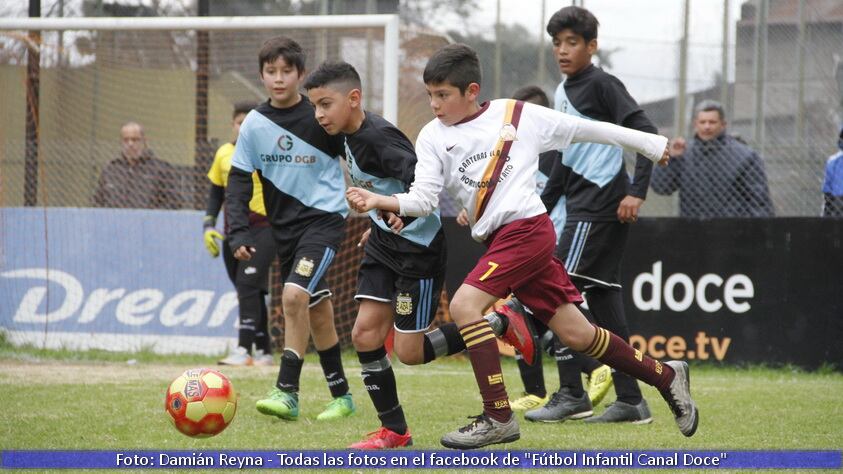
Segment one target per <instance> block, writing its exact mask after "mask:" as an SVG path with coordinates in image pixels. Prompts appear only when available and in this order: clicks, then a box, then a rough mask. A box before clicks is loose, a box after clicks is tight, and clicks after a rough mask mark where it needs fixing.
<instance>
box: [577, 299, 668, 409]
mask: <svg viewBox="0 0 843 474" xmlns="http://www.w3.org/2000/svg"><path fill="white" fill-rule="evenodd" d="M588 301H589V307H590V308H591V310H592V311H593V312H594V314H596V315H597V314H599V315H600V318H599V319H598V321H599V325H600V326H601V327H603V328H605V329H607V330H608V331H610V332H612V333H614V334H615V335H617V336H618V337H620V338H621V339H622V340H624V341H626V342H628V341H629V326H628V325H627V323H626V317H625V315H624V309H623V297H622V294H621V291H620V289H615V288H602V287H595V288H592V289H589V291H588ZM612 379H613V381H614V385H615V393H616V394H617V400H616V401H615V402H614V403H612V404H611V405H609V407H608V408H607V409H606V411H605V412H603V413H602V414H601V415H600V416H595V417H593V418H589V419H588V420H587V421H588V422H589V423H613V422H632V423H635V424H646V423H650V422H652V421H653V417H652V415H651V414H650V408H649V407H648V406H647V401H646V400H644V398H643V397H642V395H641V389H640V388H639V387H638V381H637V380H635V379H634V378H633V377H631V376H629V375H628V374H626V373H624V372H622V371H617V370H616V371H614V372H613V374H612Z"/></svg>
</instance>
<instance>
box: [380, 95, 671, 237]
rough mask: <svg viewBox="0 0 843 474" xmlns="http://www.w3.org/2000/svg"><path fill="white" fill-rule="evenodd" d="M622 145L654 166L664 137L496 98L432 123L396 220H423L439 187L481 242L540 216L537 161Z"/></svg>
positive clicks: (433, 205) (425, 132) (401, 196)
mask: <svg viewBox="0 0 843 474" xmlns="http://www.w3.org/2000/svg"><path fill="white" fill-rule="evenodd" d="M580 141H588V142H598V143H607V144H613V145H619V146H623V147H625V148H629V149H631V150H632V151H635V152H638V153H641V154H642V155H644V156H647V157H648V158H650V159H651V160H653V161H658V160H659V159H660V158H661V156H662V153H663V152H664V150H665V146H666V145H667V139H666V138H664V137H661V136H658V135H652V134H648V133H643V132H638V131H636V130H630V129H625V128H623V127H619V126H616V125H612V124H608V123H603V122H594V121H589V120H585V119H580V118H577V117H573V116H571V115H567V114H563V113H561V112H557V111H555V110H551V109H548V108H545V107H541V106H538V105H534V104H530V103H524V102H521V101H516V100H508V99H499V100H493V101H491V102H487V103H484V104H483V106H482V107H481V108H480V110H479V111H478V112H477V113H476V114H474V115H472V116H470V117H467V118H465V119H463V120H462V121H461V122H459V123H457V124H455V125H451V126H446V125H444V124H443V123H442V122H441V121H439V119H434V120H433V121H431V122H430V123H428V124H427V125H425V127H424V128H423V129H422V130H421V132H420V133H419V136H418V139H417V140H416V155H417V156H418V162H417V163H416V173H415V181H414V182H413V184H412V186H411V187H410V191H409V192H407V193H403V194H396V195H395V196H396V197H397V198H398V203H399V207H400V213H401V215H406V216H422V215H427V214H429V213H430V212H432V211H433V209H435V208H436V206H437V205H438V196H439V192H440V191H441V189H442V187H443V186H444V187H445V189H447V190H448V193H449V194H450V195H451V197H453V198H454V200H456V201H457V202H458V203H459V204H460V205H462V207H464V208H465V209H466V210H467V211H468V218H469V223H470V225H471V236H472V237H473V238H474V239H475V240H478V241H483V240H485V239H486V238H487V237H489V235H491V234H492V232H494V231H495V230H496V229H498V228H499V227H501V226H503V225H505V224H508V223H510V222H513V221H516V220H518V219H524V218H528V217H533V216H536V215H539V214H542V213H544V212H545V207H544V205H543V204H542V201H541V199H540V198H539V196H538V194H536V171H537V169H538V156H539V154H541V153H542V152H545V151H548V150H559V149H564V148H566V147H567V146H568V145H570V144H571V143H572V142H580Z"/></svg>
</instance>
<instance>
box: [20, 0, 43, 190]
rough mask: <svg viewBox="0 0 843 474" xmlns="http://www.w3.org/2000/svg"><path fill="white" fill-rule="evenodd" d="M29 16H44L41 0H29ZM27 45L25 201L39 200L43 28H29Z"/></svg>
mask: <svg viewBox="0 0 843 474" xmlns="http://www.w3.org/2000/svg"><path fill="white" fill-rule="evenodd" d="M29 16H30V18H38V17H40V16H41V0H29ZM28 36H29V44H28V45H27V48H26V151H25V155H24V165H23V168H24V173H23V174H24V182H23V205H24V206H35V205H36V204H37V203H38V123H39V120H38V114H39V109H40V107H39V89H40V85H41V79H40V76H41V32H40V31H34V30H31V31H30V32H29V35H28Z"/></svg>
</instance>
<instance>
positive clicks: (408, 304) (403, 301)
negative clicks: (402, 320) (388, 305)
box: [395, 293, 413, 316]
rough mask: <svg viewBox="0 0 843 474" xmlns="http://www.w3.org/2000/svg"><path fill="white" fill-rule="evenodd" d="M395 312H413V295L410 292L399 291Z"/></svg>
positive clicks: (407, 313)
mask: <svg viewBox="0 0 843 474" xmlns="http://www.w3.org/2000/svg"><path fill="white" fill-rule="evenodd" d="M395 312H396V313H398V314H400V315H401V316H408V315H410V314H413V297H412V296H410V294H409V293H399V294H398V297H397V298H395Z"/></svg>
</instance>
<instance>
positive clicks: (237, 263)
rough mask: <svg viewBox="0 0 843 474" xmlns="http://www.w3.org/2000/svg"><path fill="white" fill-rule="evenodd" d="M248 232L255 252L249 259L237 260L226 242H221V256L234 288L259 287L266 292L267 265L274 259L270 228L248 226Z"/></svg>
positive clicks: (273, 240) (267, 279) (273, 243)
mask: <svg viewBox="0 0 843 474" xmlns="http://www.w3.org/2000/svg"><path fill="white" fill-rule="evenodd" d="M249 233H250V234H251V235H252V241H253V242H254V243H255V250H256V251H255V254H254V255H252V258H251V259H249V260H237V259H236V258H234V254H233V253H232V252H231V248H230V246H229V245H228V242H224V243H223V244H222V258H223V261H224V262H225V269H226V271H227V272H228V278H229V279H230V280H231V283H233V284H234V287H235V288H241V287H251V288H259V289H260V290H261V292H262V293H268V291H267V287H268V284H269V267H270V266H271V265H272V261H273V260H274V259H275V255H276V253H275V239H273V237H272V229H271V228H270V227H269V226H266V227H250V228H249Z"/></svg>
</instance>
